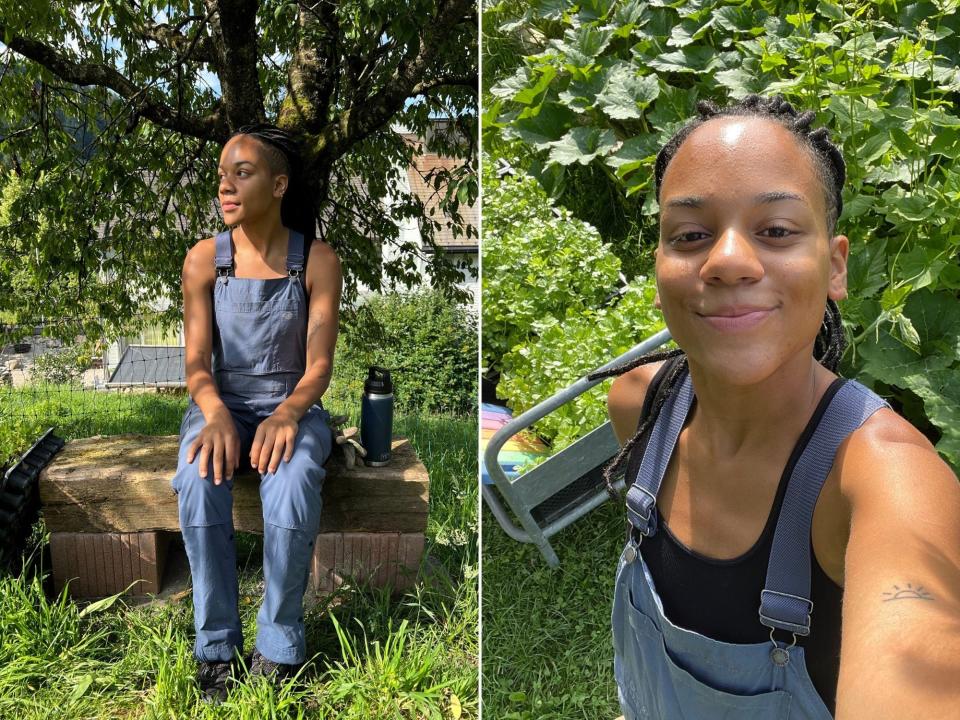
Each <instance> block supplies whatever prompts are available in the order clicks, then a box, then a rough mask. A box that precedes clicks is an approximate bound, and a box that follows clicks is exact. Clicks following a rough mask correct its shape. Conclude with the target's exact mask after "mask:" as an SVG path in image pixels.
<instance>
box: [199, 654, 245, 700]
mask: <svg viewBox="0 0 960 720" xmlns="http://www.w3.org/2000/svg"><path fill="white" fill-rule="evenodd" d="M239 670H240V666H239V663H238V662H237V661H233V662H206V661H200V662H198V663H197V685H198V686H199V688H200V697H201V699H202V700H203V701H204V702H207V703H211V704H213V705H219V704H220V703H222V702H223V701H224V700H226V699H227V690H228V687H229V685H230V684H232V683H234V682H236V680H237V676H238V674H239V672H238V671H239Z"/></svg>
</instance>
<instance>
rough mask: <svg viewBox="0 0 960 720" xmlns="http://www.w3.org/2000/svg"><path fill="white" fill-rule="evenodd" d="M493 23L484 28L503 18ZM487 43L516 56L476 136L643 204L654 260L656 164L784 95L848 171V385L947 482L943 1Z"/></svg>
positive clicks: (953, 181) (954, 260)
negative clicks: (879, 408)
mask: <svg viewBox="0 0 960 720" xmlns="http://www.w3.org/2000/svg"><path fill="white" fill-rule="evenodd" d="M504 8H507V9H508V10H509V9H511V6H507V5H505V4H504V3H500V4H498V5H495V6H492V7H491V8H489V9H488V11H487V14H489V15H490V16H491V17H496V18H498V20H501V21H502V20H505V19H506V17H505V10H504ZM521 13H522V14H521ZM499 31H500V32H501V33H506V34H510V33H513V34H514V35H515V36H516V37H517V38H522V40H521V44H522V47H523V52H522V54H520V53H518V58H519V67H517V68H516V69H515V72H514V73H513V74H512V75H509V76H507V77H505V79H503V80H502V81H500V82H499V83H497V84H496V85H494V86H493V87H492V88H491V90H490V92H491V94H492V96H493V98H494V102H493V103H492V106H490V107H489V108H488V109H487V110H486V111H485V113H484V119H485V133H486V134H487V136H489V137H492V138H497V139H498V140H499V141H500V142H501V144H502V140H503V139H508V140H509V139H514V140H518V141H522V142H523V143H526V144H527V145H528V146H529V147H530V148H532V149H533V150H534V151H535V152H536V158H537V161H538V162H540V163H541V164H542V165H543V171H542V172H540V173H539V177H540V179H541V181H542V182H543V183H544V184H545V185H546V186H547V187H548V189H549V188H550V187H555V186H557V184H558V183H562V180H563V177H564V174H565V172H566V169H567V168H572V167H575V166H577V165H584V166H585V165H591V166H594V167H597V168H600V169H602V170H603V172H604V176H605V177H607V178H608V179H609V182H610V183H612V184H614V185H615V186H617V187H619V188H620V190H621V192H623V193H624V194H625V195H627V196H636V197H638V198H643V212H644V213H645V214H646V223H645V225H644V228H643V230H642V233H641V236H642V237H645V238H647V243H648V244H651V245H652V244H654V243H655V241H656V237H657V233H656V215H657V212H658V207H657V203H656V200H655V198H654V194H653V192H651V190H652V186H653V162H654V158H655V154H656V151H657V150H658V149H659V147H660V146H661V145H662V144H663V143H664V142H665V141H666V140H667V139H668V138H669V137H670V136H671V135H672V134H673V133H674V132H675V131H676V130H677V129H678V128H679V127H680V126H681V125H682V124H683V123H684V122H685V121H686V120H688V119H689V118H690V117H692V116H693V115H694V114H695V113H694V108H695V105H696V102H697V101H698V100H701V99H709V100H713V101H715V102H717V103H719V104H725V103H726V102H728V101H729V100H730V99H732V98H740V97H742V96H744V95H746V94H748V93H760V94H765V95H771V94H774V93H781V94H783V95H785V96H786V97H787V99H788V100H790V101H791V102H793V103H794V104H795V105H796V106H798V107H800V108H803V109H812V110H814V111H815V112H816V113H817V119H816V122H817V124H818V125H825V126H827V127H828V128H830V130H831V133H832V135H833V137H834V139H835V141H837V142H838V143H839V145H840V146H841V148H842V150H843V154H844V157H845V159H846V161H847V176H848V177H847V183H846V187H845V190H844V211H843V215H842V216H841V218H840V223H839V226H840V229H839V231H840V232H843V233H844V234H846V235H847V236H848V237H849V238H850V240H851V258H850V268H849V294H850V298H849V299H848V300H847V301H846V302H844V303H843V304H842V305H841V308H842V310H843V313H844V323H845V326H846V329H847V332H848V336H849V338H850V339H851V340H852V341H853V343H852V347H851V349H850V350H849V351H848V354H847V356H846V358H845V374H848V375H857V376H860V377H861V379H862V380H864V381H865V382H866V383H868V384H872V385H873V386H874V388H875V389H877V390H878V391H880V392H883V393H885V394H886V395H887V396H888V397H890V398H891V400H892V401H893V403H894V405H895V406H897V407H898V408H899V409H901V411H902V412H903V413H904V415H905V416H906V417H907V418H908V419H909V420H911V422H913V423H914V424H915V425H917V426H918V427H921V428H925V429H927V431H928V434H929V435H930V437H931V439H933V440H934V441H935V442H937V449H938V450H939V451H940V452H941V454H942V455H943V456H944V457H945V458H946V459H947V460H949V461H950V462H952V463H953V465H954V467H955V468H960V430H958V429H957V428H958V424H957V422H956V421H957V420H958V419H960V418H958V417H957V412H956V407H958V402H960V387H958V386H957V383H956V380H955V378H956V377H957V372H958V370H960V345H958V344H957V343H956V342H955V337H956V335H955V328H954V326H952V325H950V324H949V323H945V321H940V320H934V319H933V317H932V316H931V315H930V313H931V312H933V313H936V314H937V315H936V317H940V316H946V317H957V316H958V315H960V303H958V297H957V291H958V290H960V263H958V255H957V249H958V242H957V237H960V233H958V232H957V230H958V228H957V223H958V216H957V213H956V212H955V206H956V203H957V200H958V199H960V168H958V165H957V158H958V157H960V116H958V113H957V110H956V108H955V106H954V104H953V100H954V98H955V97H956V93H957V91H958V90H960V69H958V68H957V66H956V65H955V62H954V60H953V59H954V58H956V57H957V56H958V55H960V34H958V33H960V15H958V14H957V13H956V3H955V2H946V1H940V0H938V1H937V2H916V3H909V4H904V3H895V2H889V1H886V2H878V3H854V2H840V3H837V2H829V1H827V0H822V1H821V2H819V3H817V4H816V5H812V4H810V5H808V4H804V3H772V2H767V1H766V0H734V1H733V2H730V1H727V0H725V1H723V2H718V1H710V0H706V1H705V0H686V1H684V0H681V1H680V2H673V3H669V4H667V3H664V2H640V1H639V0H627V1H626V2H614V1H613V0H589V1H588V2H584V3H580V4H578V5H569V6H568V5H563V4H558V3H555V2H552V1H549V0H534V1H533V2H531V3H530V4H528V5H527V6H525V7H523V8H518V10H517V15H515V16H514V17H512V18H510V19H509V22H502V23H501V25H500V28H499ZM489 217H490V215H489V214H485V216H484V222H485V224H486V223H487V222H488V221H489ZM485 274H486V273H485ZM951 378H954V379H952V380H951ZM918 400H919V401H922V402H918ZM931 423H932V425H931Z"/></svg>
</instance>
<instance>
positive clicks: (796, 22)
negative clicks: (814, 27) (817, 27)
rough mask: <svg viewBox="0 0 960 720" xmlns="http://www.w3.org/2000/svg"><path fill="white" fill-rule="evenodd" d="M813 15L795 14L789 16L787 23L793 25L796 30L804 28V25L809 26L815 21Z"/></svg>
mask: <svg viewBox="0 0 960 720" xmlns="http://www.w3.org/2000/svg"><path fill="white" fill-rule="evenodd" d="M813 18H814V14H813V13H793V14H790V15H787V22H788V23H790V24H791V25H793V26H794V27H795V28H800V27H803V26H804V25H807V24H809V22H810V21H811V20H813Z"/></svg>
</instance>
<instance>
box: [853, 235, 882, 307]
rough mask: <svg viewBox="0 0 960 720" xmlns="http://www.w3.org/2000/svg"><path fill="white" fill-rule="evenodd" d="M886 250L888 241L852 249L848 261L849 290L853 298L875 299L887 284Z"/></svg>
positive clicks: (877, 241)
mask: <svg viewBox="0 0 960 720" xmlns="http://www.w3.org/2000/svg"><path fill="white" fill-rule="evenodd" d="M886 250H887V241H886V239H881V240H876V241H874V242H871V243H868V244H866V245H858V246H857V247H856V248H851V251H850V258H849V260H848V261H847V288H848V293H849V295H850V296H851V297H857V298H861V299H862V298H868V297H873V296H874V295H875V294H876V293H877V292H878V291H879V290H880V288H882V287H883V286H884V285H886V284H887V253H886Z"/></svg>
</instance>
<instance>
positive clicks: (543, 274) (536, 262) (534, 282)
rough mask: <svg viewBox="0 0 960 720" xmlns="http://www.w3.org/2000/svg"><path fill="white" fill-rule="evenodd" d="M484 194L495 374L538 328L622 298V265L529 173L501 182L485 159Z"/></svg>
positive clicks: (488, 346) (489, 339) (489, 358)
mask: <svg viewBox="0 0 960 720" xmlns="http://www.w3.org/2000/svg"><path fill="white" fill-rule="evenodd" d="M483 193H484V194H483V310H482V312H483V358H484V365H485V366H486V368H487V369H488V371H489V370H493V371H495V370H498V369H499V363H500V359H501V358H502V357H503V356H504V355H505V354H506V353H508V352H510V351H511V350H512V349H513V348H514V347H515V346H517V345H523V344H526V343H528V342H529V341H530V340H531V339H532V338H534V337H535V336H536V334H537V333H536V331H535V330H534V325H535V324H537V323H540V322H543V321H545V320H547V319H549V318H563V317H566V316H567V315H568V314H570V313H578V312H582V311H586V310H588V309H590V308H594V307H597V306H599V305H600V304H601V303H603V302H604V300H605V299H606V298H608V297H609V296H611V295H612V294H613V293H614V292H616V290H617V286H618V285H619V279H618V277H619V273H620V261H619V260H618V259H617V257H616V256H615V255H614V254H613V253H611V252H609V251H608V250H607V249H606V248H605V247H604V244H603V240H602V239H601V237H600V234H599V233H598V232H597V231H596V230H595V229H594V228H593V227H591V226H590V225H588V224H586V223H584V222H581V221H580V220H577V219H575V218H574V217H572V216H571V214H570V213H569V212H568V211H567V210H565V209H563V208H556V207H554V206H553V203H552V201H551V200H550V199H549V198H548V197H547V196H546V193H544V191H543V189H542V188H541V187H540V185H539V184H537V181H536V180H534V179H533V178H532V177H530V176H529V175H527V174H526V173H523V172H521V171H516V172H515V174H514V175H507V176H505V177H504V178H503V179H498V178H497V177H496V172H495V171H494V169H493V166H492V165H491V164H490V162H489V161H486V160H485V162H484V191H483Z"/></svg>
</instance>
